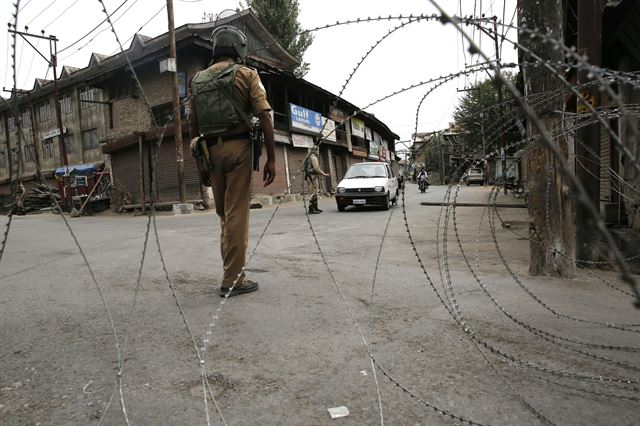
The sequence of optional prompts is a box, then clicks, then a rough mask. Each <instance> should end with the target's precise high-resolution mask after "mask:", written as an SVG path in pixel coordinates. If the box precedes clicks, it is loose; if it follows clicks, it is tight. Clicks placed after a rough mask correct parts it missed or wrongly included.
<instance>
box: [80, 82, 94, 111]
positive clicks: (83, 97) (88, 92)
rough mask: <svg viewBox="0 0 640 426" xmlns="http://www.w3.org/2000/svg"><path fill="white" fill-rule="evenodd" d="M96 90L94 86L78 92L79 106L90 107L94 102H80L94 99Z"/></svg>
mask: <svg viewBox="0 0 640 426" xmlns="http://www.w3.org/2000/svg"><path fill="white" fill-rule="evenodd" d="M96 92H97V90H96V89H94V88H91V87H89V88H86V89H84V90H83V91H82V92H80V108H90V107H92V106H94V105H96V104H94V103H91V102H82V101H96V100H97V99H96V97H97V93H96Z"/></svg>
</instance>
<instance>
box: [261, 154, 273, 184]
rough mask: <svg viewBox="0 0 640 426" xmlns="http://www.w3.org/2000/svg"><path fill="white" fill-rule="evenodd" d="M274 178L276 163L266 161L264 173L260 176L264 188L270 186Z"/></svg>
mask: <svg viewBox="0 0 640 426" xmlns="http://www.w3.org/2000/svg"><path fill="white" fill-rule="evenodd" d="M275 177H276V161H275V160H267V162H266V163H264V173H263V175H262V180H263V182H264V186H269V185H271V184H272V183H273V179H275Z"/></svg>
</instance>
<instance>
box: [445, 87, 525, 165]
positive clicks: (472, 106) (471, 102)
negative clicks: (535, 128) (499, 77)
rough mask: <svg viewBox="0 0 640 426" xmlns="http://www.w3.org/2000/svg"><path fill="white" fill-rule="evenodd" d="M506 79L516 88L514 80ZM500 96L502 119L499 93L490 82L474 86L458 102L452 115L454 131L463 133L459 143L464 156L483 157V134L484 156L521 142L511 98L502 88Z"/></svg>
mask: <svg viewBox="0 0 640 426" xmlns="http://www.w3.org/2000/svg"><path fill="white" fill-rule="evenodd" d="M508 78H509V79H510V80H511V81H512V82H514V84H515V76H513V75H512V74H508ZM502 96H503V106H504V115H503V116H501V115H500V108H499V104H498V90H497V88H496V85H495V84H494V82H493V81H492V80H485V81H483V82H481V83H478V84H476V85H475V86H473V87H472V88H471V89H470V90H469V91H468V92H466V93H465V95H464V96H463V97H462V98H461V99H460V101H459V103H458V105H457V106H456V108H455V111H454V112H453V119H454V122H455V126H456V128H458V129H460V130H462V131H463V132H464V134H463V135H461V137H460V139H461V140H462V143H463V144H464V148H465V151H466V153H467V155H473V154H475V156H480V155H482V154H483V140H482V136H483V132H484V152H485V153H486V154H489V153H491V152H493V151H495V150H498V149H500V148H501V147H502V143H505V144H510V143H512V142H515V141H517V140H519V139H521V135H520V132H519V130H518V126H517V122H516V113H515V110H514V107H513V105H514V102H513V95H511V93H510V92H509V91H508V90H506V89H505V88H504V87H503V89H502ZM481 124H482V126H481ZM501 138H502V139H501Z"/></svg>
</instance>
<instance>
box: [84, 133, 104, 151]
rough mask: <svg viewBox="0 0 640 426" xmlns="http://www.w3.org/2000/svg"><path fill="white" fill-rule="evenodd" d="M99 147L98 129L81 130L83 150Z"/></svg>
mask: <svg viewBox="0 0 640 426" xmlns="http://www.w3.org/2000/svg"><path fill="white" fill-rule="evenodd" d="M99 147H100V141H99V140H98V130H97V129H91V130H85V131H83V132H82V148H83V149H85V150H89V149H96V148H99Z"/></svg>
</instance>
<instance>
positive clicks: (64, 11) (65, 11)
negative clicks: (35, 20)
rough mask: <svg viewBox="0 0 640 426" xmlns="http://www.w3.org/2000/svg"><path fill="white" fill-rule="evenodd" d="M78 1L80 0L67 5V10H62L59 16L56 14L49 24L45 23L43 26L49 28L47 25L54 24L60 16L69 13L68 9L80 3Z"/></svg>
mask: <svg viewBox="0 0 640 426" xmlns="http://www.w3.org/2000/svg"><path fill="white" fill-rule="evenodd" d="M78 1H80V0H75V1H74V2H73V3H71V4H70V5H69V6H67V8H66V9H65V10H63V11H62V12H60V14H59V15H58V16H56V17H55V18H53V19H52V20H51V21H49V23H48V24H47V25H45V26H44V27H42V29H43V30H44V29H47V27H48V26H49V25H51V24H53V23H54V22H55V21H57V20H58V18H60V17H61V16H62V15H64V14H65V13H67V11H68V10H69V9H71V8H72V7H73V6H75V4H76V3H78Z"/></svg>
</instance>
